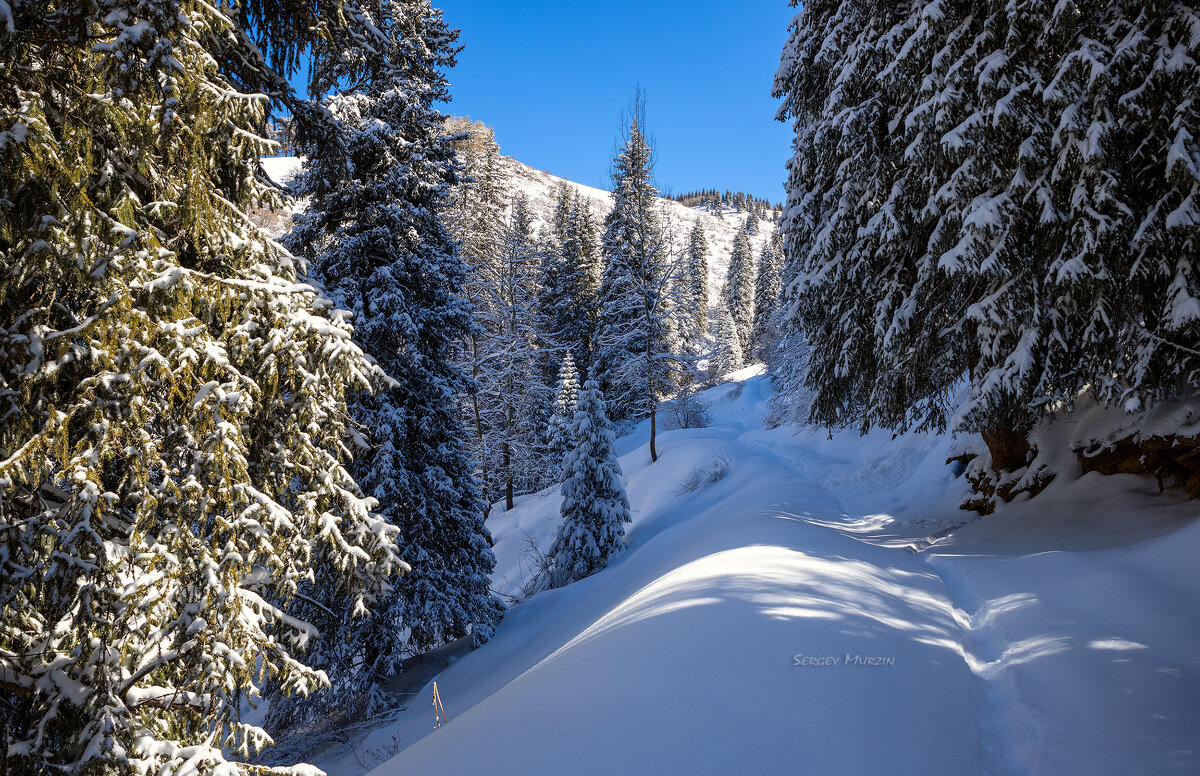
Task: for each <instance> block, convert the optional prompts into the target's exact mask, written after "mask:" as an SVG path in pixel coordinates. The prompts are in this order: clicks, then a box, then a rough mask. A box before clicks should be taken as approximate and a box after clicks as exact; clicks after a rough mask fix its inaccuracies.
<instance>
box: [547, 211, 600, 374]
mask: <svg viewBox="0 0 1200 776" xmlns="http://www.w3.org/2000/svg"><path fill="white" fill-rule="evenodd" d="M564 193H565V191H564V192H560V197H561V195H562V194H564ZM568 201H569V205H568V206H567V208H566V214H565V216H564V217H563V223H562V231H561V233H558V231H557V227H555V233H556V234H557V238H558V239H557V249H555V248H553V247H552V248H551V249H550V250H548V251H547V252H546V255H545V266H544V269H543V272H542V279H541V296H540V299H539V302H538V304H539V308H540V311H541V316H542V324H541V328H542V331H543V340H544V343H545V345H546V346H547V348H546V349H547V351H548V355H549V354H554V353H565V352H570V353H572V354H574V355H575V356H577V357H578V358H579V361H578V364H579V366H580V370H581V371H582V372H583V373H584V374H588V373H589V369H590V364H591V361H592V351H593V348H594V342H593V340H594V338H595V329H596V307H597V301H596V294H597V292H598V286H599V282H600V250H599V246H598V245H597V237H596V226H595V223H594V221H593V218H592V210H591V205H590V204H588V202H587V200H585V199H583V198H582V197H580V196H579V195H578V194H577V193H576V194H575V195H574V196H572V197H571V198H570V199H569V200H568ZM560 204H561V201H560ZM556 219H557V216H556ZM550 374H551V375H553V372H551V373H550Z"/></svg>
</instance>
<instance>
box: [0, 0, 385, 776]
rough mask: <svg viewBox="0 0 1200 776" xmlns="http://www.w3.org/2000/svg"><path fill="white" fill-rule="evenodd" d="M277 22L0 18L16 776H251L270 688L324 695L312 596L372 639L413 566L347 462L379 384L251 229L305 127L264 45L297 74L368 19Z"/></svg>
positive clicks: (0, 226)
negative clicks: (272, 132) (262, 692)
mask: <svg viewBox="0 0 1200 776" xmlns="http://www.w3.org/2000/svg"><path fill="white" fill-rule="evenodd" d="M264 8H265V7H264V6H263V4H251V5H250V6H249V8H239V9H238V10H237V11H236V12H235V11H234V10H233V8H232V7H231V6H230V5H228V4H206V3H155V2H146V3H137V4H130V3H125V4H112V3H101V4H74V5H71V6H70V7H69V9H68V10H67V11H64V12H61V13H47V9H48V6H46V5H45V4H39V3H12V4H11V5H10V4H8V3H3V4H0V9H2V11H3V13H0V18H3V20H4V23H5V24H6V26H7V31H6V32H3V33H0V83H3V84H4V90H5V92H6V93H7V94H9V95H10V96H11V99H5V100H4V101H3V107H2V108H0V126H3V128H4V131H3V132H0V327H2V328H0V612H2V614H0V741H3V744H2V746H3V747H4V751H3V753H0V761H3V765H2V766H0V769H2V770H4V771H5V772H6V773H8V774H45V773H58V774H65V775H67V776H69V775H71V774H96V773H154V774H159V776H170V774H173V773H180V772H182V773H188V774H195V773H200V774H204V773H213V772H219V773H223V774H236V773H245V772H248V769H246V768H244V767H243V766H241V765H240V764H238V762H237V761H244V760H246V759H248V758H249V757H250V756H252V755H253V754H254V753H255V751H256V750H257V749H259V748H260V747H261V746H262V745H264V744H267V743H269V742H270V739H269V738H268V736H267V735H266V733H265V732H264V731H263V730H261V729H260V728H258V727H256V726H254V725H251V724H247V723H245V722H243V721H242V720H241V716H240V713H241V712H240V705H241V704H242V703H244V702H245V701H246V700H247V699H253V698H255V697H256V696H257V695H258V694H259V688H260V683H261V682H262V680H263V678H264V676H265V677H266V679H267V681H269V682H271V683H272V684H273V685H274V686H276V687H279V688H280V689H281V690H282V691H285V692H288V693H292V694H299V695H303V694H306V693H311V692H313V691H316V690H319V689H320V688H321V687H322V686H323V685H324V684H325V683H326V677H325V675H324V674H323V673H322V672H321V671H319V670H317V669H315V668H313V667H312V666H311V664H308V663H306V662H305V657H304V654H305V651H306V648H307V647H308V646H310V645H311V644H312V643H313V641H314V639H315V638H316V637H317V631H316V629H315V628H314V627H313V626H312V624H311V623H309V622H306V621H304V620H303V619H300V618H297V617H296V616H295V615H294V614H293V613H292V611H291V610H292V609H293V604H294V602H295V601H296V600H297V598H296V595H297V593H298V591H299V589H300V588H303V587H307V586H309V585H311V584H312V583H313V582H314V581H316V580H320V581H321V582H322V584H326V585H328V586H330V587H336V589H337V590H338V591H339V598H338V601H337V606H338V608H339V609H340V610H341V611H342V612H344V615H345V617H346V618H347V619H350V618H354V617H359V616H361V615H363V614H364V613H365V611H366V609H367V608H368V607H374V606H376V605H377V603H378V600H379V599H380V597H381V596H382V595H384V594H385V593H386V592H387V589H388V588H387V581H388V579H389V578H390V577H391V576H393V575H394V573H395V572H396V571H398V570H399V568H400V565H399V561H398V560H397V559H396V556H395V550H394V546H395V538H396V533H397V532H396V529H395V528H394V527H393V526H391V525H389V524H388V523H387V521H386V520H384V519H382V518H380V517H377V516H375V515H372V514H371V512H370V509H371V507H372V501H371V500H370V499H368V498H364V497H363V496H362V494H361V493H360V491H359V489H358V488H357V487H356V486H355V483H354V482H353V481H352V479H351V477H350V474H349V473H348V472H347V470H346V469H345V468H344V466H343V464H344V461H345V460H346V458H347V457H348V455H347V453H348V450H347V447H346V444H347V441H348V439H349V437H350V431H349V429H348V428H347V419H346V402H345V399H344V396H345V392H346V391H347V390H351V389H353V390H361V389H364V388H366V386H367V385H368V382H369V380H371V379H374V377H375V376H376V375H375V372H376V370H375V368H374V367H373V366H372V365H371V364H370V363H369V362H368V360H367V359H366V358H365V357H364V356H363V354H362V352H361V351H360V350H359V348H358V346H357V345H355V344H354V343H353V342H352V341H351V329H350V326H349V325H348V322H347V320H346V318H345V316H343V315H341V314H340V313H336V312H334V311H333V310H332V305H331V304H330V302H329V301H328V300H327V299H325V298H324V297H323V296H322V294H321V293H320V292H319V291H318V290H317V289H316V288H314V287H313V286H310V285H307V284H305V283H304V282H302V278H301V277H300V275H299V272H298V267H297V264H296V262H295V261H294V259H293V257H292V256H291V255H289V254H288V253H287V252H286V251H285V250H283V249H282V248H281V247H280V246H278V245H277V244H275V243H273V242H272V241H271V240H270V239H269V238H267V237H266V236H265V235H264V234H262V233H261V232H260V231H259V230H258V229H257V228H256V227H254V226H253V224H252V223H251V221H250V218H249V217H248V215H247V211H248V210H249V208H251V207H253V206H267V207H270V206H274V205H277V204H278V203H279V198H278V196H277V195H275V194H274V192H273V190H272V189H270V188H269V187H268V186H267V185H266V184H265V183H264V182H263V181H261V180H260V179H259V178H258V177H257V171H258V169H259V162H258V159H259V157H260V156H262V155H264V154H266V153H268V152H269V150H270V148H271V145H270V143H269V141H267V140H266V139H265V138H263V137H261V136H260V130H262V129H263V128H264V127H265V125H266V119H267V115H266V109H267V102H268V101H267V98H266V97H265V96H264V95H265V94H270V95H271V96H272V97H273V98H274V99H277V100H279V101H281V102H284V103H286V104H288V105H290V106H291V107H292V108H293V113H294V114H295V115H296V116H297V121H298V122H307V121H308V119H309V118H310V117H311V115H312V114H311V112H306V111H305V110H304V109H303V106H302V105H301V104H300V103H299V102H298V101H297V100H296V98H295V95H293V94H291V93H290V90H289V89H288V87H287V82H286V78H285V74H282V73H278V72H275V71H274V70H272V69H271V68H270V67H268V66H267V65H266V63H265V62H264V59H263V54H264V52H262V51H260V50H259V49H258V48H256V47H255V46H254V45H253V44H252V43H251V42H250V30H253V31H254V36H255V38H256V39H257V38H260V37H261V38H262V39H264V40H268V41H270V43H269V46H270V49H269V50H268V52H266V53H267V54H269V55H270V58H271V59H272V60H273V61H282V62H285V63H286V62H287V61H289V60H291V61H294V60H295V58H296V57H297V56H298V55H299V53H300V52H302V51H304V50H306V49H307V48H308V47H309V46H310V45H313V44H315V43H316V41H315V40H313V38H312V34H313V33H311V32H309V30H312V29H316V28H317V27H320V28H321V29H322V30H323V31H324V32H325V33H327V34H329V35H331V36H333V35H343V34H347V33H348V32H351V30H347V29H345V28H343V27H341V26H340V24H341V23H342V21H346V22H347V23H349V24H351V25H358V24H360V22H361V19H345V20H343V19H342V18H337V19H335V18H331V17H326V16H324V15H323V14H322V13H321V12H319V11H317V10H316V9H315V8H314V7H312V5H311V4H309V3H303V2H289V1H287V0H285V1H284V2H279V3H272V4H270V6H269V11H268V10H264ZM217 31H220V32H219V34H218V32H217ZM357 31H359V32H361V27H360V28H358V30H357ZM218 63H221V64H220V65H219V64H218ZM306 129H308V130H310V131H312V130H314V129H317V128H314V127H312V126H311V125H309V126H306Z"/></svg>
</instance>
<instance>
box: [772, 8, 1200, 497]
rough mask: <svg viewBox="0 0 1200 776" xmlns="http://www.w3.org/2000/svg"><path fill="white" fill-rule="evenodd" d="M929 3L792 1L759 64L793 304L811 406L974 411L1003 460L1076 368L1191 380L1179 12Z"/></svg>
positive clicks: (1199, 319) (1198, 300) (974, 423)
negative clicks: (774, 119)
mask: <svg viewBox="0 0 1200 776" xmlns="http://www.w3.org/2000/svg"><path fill="white" fill-rule="evenodd" d="M927 9H928V6H927V5H926V4H922V3H916V4H911V5H908V6H904V7H897V6H896V4H894V3H885V2H864V3H854V4H845V3H833V2H811V3H806V4H805V7H804V9H803V11H802V13H801V14H800V15H799V16H798V17H797V19H796V23H795V25H794V27H793V28H792V32H791V36H790V39H789V41H788V43H787V46H786V48H785V50H784V54H783V59H782V63H781V67H780V70H779V73H778V75H777V77H776V82H775V94H776V96H778V97H782V98H783V99H784V103H783V106H782V108H781V110H780V113H779V117H780V118H781V119H787V118H792V119H794V122H795V129H796V141H795V145H794V148H795V155H794V156H793V158H792V159H791V161H790V162H789V164H788V168H789V181H788V208H787V210H786V211H785V212H786V217H785V220H784V231H785V234H786V245H787V254H788V256H789V261H790V262H792V263H794V264H795V265H796V267H797V269H796V276H797V283H796V284H795V292H796V293H795V297H794V299H792V300H791V301H790V306H791V309H792V310H793V311H794V314H793V321H794V323H795V324H796V325H798V326H800V327H802V328H803V330H804V332H805V333H806V335H807V338H808V339H809V341H810V342H811V344H812V347H813V351H812V359H811V369H810V370H809V372H808V378H807V382H808V384H809V386H811V387H812V388H813V389H814V390H815V392H816V394H815V401H814V403H813V405H812V413H813V418H814V419H815V420H818V421H821V422H823V423H828V424H837V423H843V422H855V423H858V424H860V425H861V426H862V427H864V428H866V427H870V426H875V425H884V426H888V427H891V428H896V429H905V428H910V427H917V428H933V429H941V428H944V427H946V426H947V425H953V427H955V428H958V429H960V430H968V431H972V430H973V431H979V432H981V433H982V435H983V439H984V440H985V441H986V442H987V445H988V447H989V450H990V460H988V461H986V463H987V464H988V465H990V466H991V468H992V469H994V470H995V471H997V472H1006V471H1007V472H1013V471H1019V470H1021V469H1022V468H1023V467H1025V465H1026V464H1027V463H1028V461H1029V460H1030V458H1031V453H1032V451H1031V450H1030V445H1029V441H1028V432H1029V430H1030V428H1031V426H1032V425H1033V424H1034V423H1035V422H1036V421H1037V419H1038V418H1039V417H1040V416H1042V415H1044V414H1046V413H1049V412H1052V411H1055V408H1058V407H1063V406H1066V407H1069V406H1070V405H1071V404H1072V403H1073V402H1074V401H1075V400H1076V397H1078V396H1080V395H1081V393H1083V392H1085V391H1086V392H1087V393H1088V394H1089V395H1090V396H1091V397H1093V398H1094V399H1096V400H1098V401H1100V402H1104V403H1115V404H1119V405H1122V406H1124V407H1126V408H1127V409H1131V410H1137V409H1142V410H1145V409H1147V408H1150V407H1152V406H1153V405H1154V404H1155V403H1157V402H1160V401H1163V400H1167V399H1170V398H1172V397H1178V396H1180V395H1183V394H1186V393H1188V392H1190V391H1191V390H1192V388H1191V387H1194V386H1195V385H1196V384H1197V383H1198V382H1200V355H1197V354H1198V353H1200V347H1197V346H1198V344H1200V273H1198V272H1197V269H1196V268H1197V266H1200V262H1198V261H1197V257H1198V255H1200V254H1198V245H1200V242H1198V237H1200V212H1198V210H1197V202H1198V201H1200V197H1198V195H1200V164H1198V163H1197V162H1196V160H1197V159H1198V158H1200V145H1198V142H1197V138H1198V137H1200V111H1197V108H1196V105H1197V103H1196V99H1195V87H1196V84H1197V83H1198V82H1200V65H1197V62H1198V61H1200V59H1198V57H1200V37H1198V36H1197V35H1196V34H1195V30H1196V29H1197V28H1198V25H1200V14H1198V12H1197V11H1196V9H1195V8H1194V7H1193V6H1191V5H1189V4H1184V3H1141V2H1113V3H1091V4H1079V3H1057V4H1055V3H1035V2H1017V3H1006V2H999V0H993V1H990V2H985V3H982V4H980V3H973V4H968V3H950V4H943V5H941V6H940V7H939V10H938V13H936V14H932V13H926V11H927ZM964 377H965V378H967V380H968V381H969V384H970V386H971V390H970V397H969V400H968V403H967V405H966V406H965V407H964V408H963V409H962V411H961V412H959V413H958V414H957V415H955V416H953V417H952V415H951V413H952V411H953V405H952V404H951V399H952V398H953V396H954V394H955V392H957V391H958V390H959V388H958V386H959V385H960V381H961V380H962V379H963V378H964ZM1000 495H1011V491H1010V492H1008V493H1001V494H1000Z"/></svg>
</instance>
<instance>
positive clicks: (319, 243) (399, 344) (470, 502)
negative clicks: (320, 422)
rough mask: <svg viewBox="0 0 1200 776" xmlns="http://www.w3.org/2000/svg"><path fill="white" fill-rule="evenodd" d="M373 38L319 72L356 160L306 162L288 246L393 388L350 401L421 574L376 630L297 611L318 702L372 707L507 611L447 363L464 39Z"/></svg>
mask: <svg viewBox="0 0 1200 776" xmlns="http://www.w3.org/2000/svg"><path fill="white" fill-rule="evenodd" d="M367 29H368V30H369V34H366V35H364V36H363V38H361V39H360V40H356V41H353V42H352V43H353V45H350V44H347V45H345V46H344V47H343V49H342V53H343V56H342V57H341V58H339V59H338V60H337V61H336V62H335V63H334V64H333V65H332V66H331V67H330V69H329V72H327V73H323V74H322V75H323V77H325V78H327V79H329V80H330V81H332V82H335V83H345V82H349V83H350V84H351V87H350V88H349V89H347V90H346V91H345V92H344V93H341V94H338V95H335V96H333V97H330V98H329V99H328V100H326V106H327V108H328V110H329V111H330V113H331V114H332V115H333V116H335V117H336V118H337V120H338V121H339V122H340V123H341V125H342V126H343V128H344V133H345V142H344V147H345V150H346V158H345V160H344V161H343V160H342V159H340V158H339V157H338V156H337V155H336V154H332V153H328V152H323V149H321V148H312V149H311V150H310V153H309V155H308V157H309V162H308V163H307V165H306V168H305V170H304V172H303V173H302V175H301V176H300V179H299V180H298V182H297V183H296V184H295V185H296V187H297V189H298V191H299V192H300V193H302V194H305V195H308V196H310V197H311V202H310V205H309V208H308V210H307V212H306V213H305V214H303V215H302V216H300V217H299V218H297V223H296V227H295V228H294V229H293V231H292V232H291V233H290V234H289V235H288V236H287V237H286V239H285V243H286V245H287V246H288V247H289V248H291V249H292V250H293V251H295V252H297V253H298V254H301V255H304V256H306V257H308V258H309V259H310V261H311V264H312V268H313V271H314V273H315V274H316V276H317V277H319V278H320V279H321V281H322V282H323V283H324V285H325V288H326V289H327V290H328V291H329V293H330V294H331V295H332V296H333V297H334V298H335V299H336V300H337V301H338V302H339V304H341V305H343V306H344V307H345V308H346V309H348V310H349V311H351V313H352V314H353V316H354V320H355V321H357V330H356V337H357V339H358V341H359V342H360V343H361V344H362V346H363V349H364V350H365V351H366V352H367V353H368V354H369V355H371V356H372V357H373V358H374V359H375V361H376V362H377V363H378V364H379V365H380V366H381V367H382V368H383V370H385V371H386V373H387V375H388V377H389V378H390V379H387V380H386V381H382V382H383V384H381V385H380V386H379V390H378V391H377V392H376V393H375V394H374V395H368V394H365V393H358V394H356V395H354V396H353V397H352V399H351V405H350V413H351V416H352V417H353V418H354V419H355V421H357V422H358V423H359V424H360V427H361V428H362V434H363V444H364V445H365V447H366V450H364V451H363V454H361V455H359V456H358V458H357V459H356V460H355V463H354V466H353V469H352V471H353V473H354V475H355V477H356V479H357V481H358V482H359V483H360V485H361V486H362V487H363V489H364V490H365V491H367V492H368V493H369V494H370V495H372V496H374V497H375V498H376V499H377V500H378V501H379V511H380V513H381V515H382V516H384V517H385V518H386V519H387V522H388V523H389V524H390V525H392V526H395V527H396V529H398V532H399V537H398V540H397V541H398V546H399V550H400V553H401V556H402V557H404V558H406V559H407V560H408V562H409V563H410V564H411V565H412V571H411V572H410V573H409V574H408V575H407V576H406V577H405V579H404V580H403V582H401V583H398V584H397V585H396V587H395V590H394V592H393V593H392V594H391V595H390V596H389V597H388V599H387V601H386V605H384V606H380V607H377V608H376V610H375V611H373V612H372V614H371V617H370V619H369V622H368V624H367V625H366V626H363V625H361V624H357V623H351V622H349V621H347V620H346V619H345V618H344V617H343V616H342V611H341V608H340V607H338V606H337V604H336V603H335V602H336V600H337V595H338V593H337V590H336V588H334V587H333V586H332V584H331V583H330V582H328V581H326V580H323V579H318V580H316V583H315V584H314V585H313V589H312V591H311V595H310V596H309V598H310V599H311V601H310V603H309V605H308V606H307V608H306V607H305V606H303V605H302V606H301V607H300V611H302V612H303V613H304V614H305V616H308V617H311V618H312V619H314V620H316V621H317V622H318V623H320V624H321V626H322V627H321V636H320V638H319V639H318V641H317V644H316V647H315V651H314V655H315V657H316V658H317V659H318V660H319V661H320V663H321V665H322V667H323V668H324V669H325V670H326V672H327V673H329V674H330V676H331V678H332V679H333V681H334V682H335V688H337V689H338V690H340V692H337V693H333V694H330V695H327V696H326V697H325V699H324V706H325V707H338V706H340V705H344V704H346V703H347V702H349V701H350V700H351V699H352V698H356V697H360V696H362V695H364V694H365V695H366V696H367V701H366V704H365V707H364V710H365V711H369V710H371V709H372V708H374V707H376V706H378V705H380V704H382V703H383V702H385V700H386V699H385V697H384V696H383V695H382V693H381V692H380V689H379V688H380V685H381V683H382V681H383V680H384V679H386V678H387V677H388V676H389V675H390V674H391V673H392V672H393V671H395V670H396V668H397V667H398V664H399V661H400V660H401V659H402V658H403V657H404V656H405V654H407V653H410V652H412V651H421V650H424V649H427V648H429V647H432V646H436V645H438V644H441V643H444V642H446V641H449V640H451V639H454V638H458V637H460V636H463V635H465V634H467V633H468V632H470V633H472V634H473V635H474V637H475V640H476V641H477V642H482V641H484V640H486V639H487V638H488V636H489V635H490V633H491V632H492V629H493V627H494V625H495V623H496V621H497V619H498V618H499V615H500V610H501V607H500V604H499V602H498V601H497V599H495V598H494V597H493V596H492V595H491V594H490V592H489V579H488V576H489V574H490V573H491V570H492V567H493V565H494V563H495V559H494V557H493V555H492V552H491V550H490V549H489V543H490V538H489V536H488V533H487V529H486V528H485V527H484V525H483V517H482V507H483V505H482V503H481V499H480V494H479V490H478V486H477V484H476V482H475V479H474V477H473V473H472V466H471V461H470V459H469V457H468V455H467V451H466V449H465V446H464V440H463V438H462V430H461V423H460V415H459V410H458V396H459V394H460V393H461V392H462V391H463V390H464V389H465V382H466V381H465V379H464V375H463V374H462V372H461V371H460V369H459V368H457V367H456V366H455V364H454V359H453V354H454V349H455V344H456V342H458V341H461V340H462V339H463V338H464V337H466V336H467V335H469V334H471V333H472V332H473V327H472V321H471V307H470V305H469V304H468V303H467V301H466V300H465V299H463V297H462V296H461V293H462V288H463V284H464V281H465V271H464V267H463V262H462V259H461V257H460V256H459V254H458V251H457V248H456V245H455V243H454V240H453V239H452V237H451V235H450V233H449V232H448V230H447V229H446V227H445V225H444V223H443V221H442V220H441V216H442V214H443V213H444V212H445V210H446V208H447V200H448V198H449V195H450V187H451V186H452V185H453V184H454V183H455V182H456V181H457V162H456V158H455V153H454V148H453V145H452V141H451V138H448V137H447V136H446V135H445V134H444V133H443V132H442V129H441V128H442V125H443V123H444V121H445V117H444V116H443V115H442V114H441V113H440V112H438V110H437V109H436V108H435V107H434V105H435V104H436V103H437V102H439V101H443V100H445V99H447V97H448V95H447V83H446V78H445V75H444V70H445V69H446V68H448V67H451V66H453V64H454V59H455V54H456V52H457V47H456V46H455V40H456V37H457V32H454V31H451V30H449V29H448V28H447V27H446V25H445V22H444V21H443V20H442V16H441V12H440V11H437V10H435V9H432V8H431V7H430V6H429V4H428V2H426V0H407V1H406V2H394V3H388V4H387V5H386V6H383V7H381V9H380V10H379V12H378V13H377V14H375V15H373V16H372V17H371V24H370V25H369V26H368V27H367ZM321 707H322V705H321V704H318V705H315V706H313V705H310V706H307V707H303V706H302V707H299V708H298V707H296V706H295V705H294V704H288V703H284V702H276V703H274V704H273V705H272V721H273V723H274V724H276V725H279V726H284V725H287V724H288V723H290V722H293V721H295V717H296V715H297V714H303V713H317V712H318V711H319V710H320V708H321Z"/></svg>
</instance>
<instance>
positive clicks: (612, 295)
mask: <svg viewBox="0 0 1200 776" xmlns="http://www.w3.org/2000/svg"><path fill="white" fill-rule="evenodd" d="M644 124H645V107H644V103H642V102H641V101H640V100H639V101H638V102H637V103H636V104H635V110H634V117H633V119H632V120H631V121H630V124H629V128H628V131H627V133H626V137H625V140H624V143H623V145H622V148H621V150H620V151H619V152H618V154H617V157H616V159H615V160H614V162H613V209H612V211H611V212H609V214H608V217H607V218H605V221H604V227H605V228H604V235H603V237H602V239H601V247H602V251H603V255H604V260H605V265H604V273H603V276H602V280H601V283H600V292H599V302H600V319H599V323H598V326H597V333H596V348H595V349H596V357H595V362H596V366H595V371H594V372H593V373H592V374H594V375H596V376H598V377H599V379H600V382H601V384H602V385H603V386H604V392H605V395H606V396H607V397H608V400H609V404H610V407H611V408H612V413H613V417H614V418H618V419H625V418H630V417H637V416H645V415H649V416H650V458H651V460H652V461H656V460H658V451H657V448H656V436H657V412H656V411H657V406H658V402H659V401H661V400H662V399H663V398H665V397H666V396H667V395H669V394H670V393H671V392H672V391H673V390H674V388H675V387H676V385H677V383H678V380H679V377H680V359H679V342H678V322H677V320H676V316H677V315H678V310H679V305H678V297H677V292H678V288H677V287H676V284H675V282H674V275H675V273H676V271H677V268H676V267H675V259H674V257H673V256H672V255H671V252H670V244H671V241H670V239H669V238H668V234H667V232H666V230H665V228H664V225H663V220H662V214H661V213H660V212H659V208H658V202H657V199H658V191H657V189H655V188H654V184H653V183H652V177H653V168H654V159H653V151H652V149H651V147H650V142H649V140H648V139H647V137H646V135H645V134H644V133H643V127H644Z"/></svg>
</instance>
